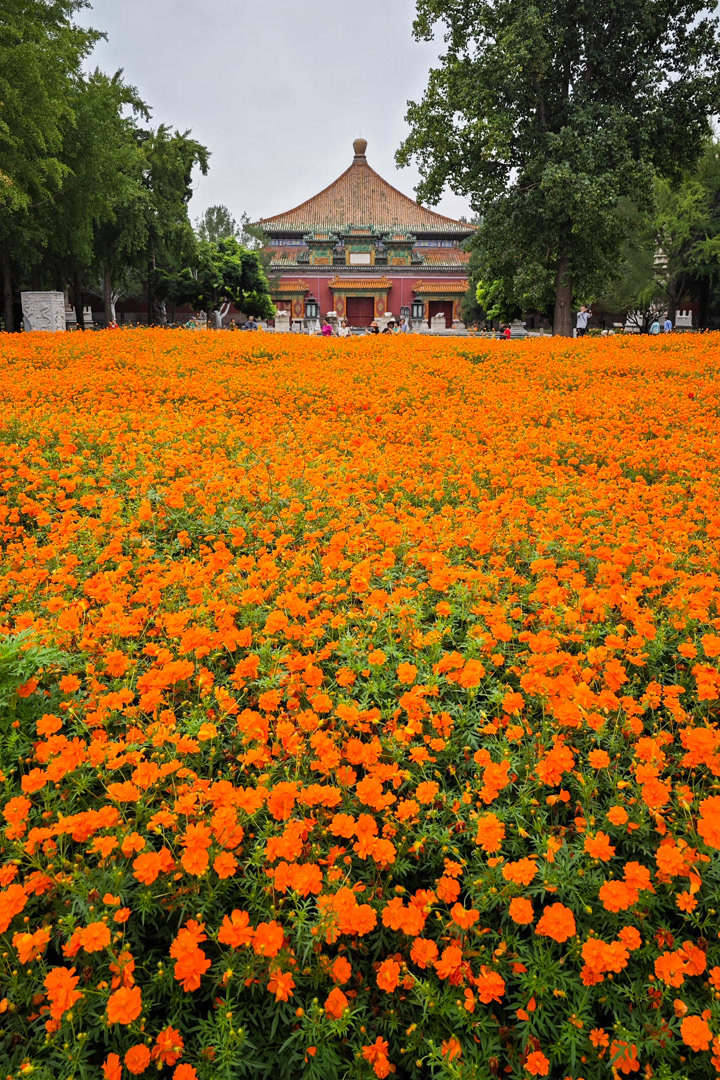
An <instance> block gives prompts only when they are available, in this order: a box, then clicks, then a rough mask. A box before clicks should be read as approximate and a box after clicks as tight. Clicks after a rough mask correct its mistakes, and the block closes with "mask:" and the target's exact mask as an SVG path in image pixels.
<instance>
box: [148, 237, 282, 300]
mask: <svg viewBox="0 0 720 1080" xmlns="http://www.w3.org/2000/svg"><path fill="white" fill-rule="evenodd" d="M169 291H170V292H171V293H174V296H175V298H176V299H177V300H180V301H185V302H187V303H190V304H192V305H193V307H196V308H199V309H200V310H202V311H205V312H207V313H208V315H209V314H210V312H212V311H217V310H219V309H220V308H221V307H222V305H223V304H225V303H233V304H235V305H236V306H237V307H239V308H240V309H241V310H242V311H244V312H245V314H246V315H255V316H257V317H259V318H268V317H270V316H272V315H274V313H275V307H274V305H273V303H272V300H271V299H270V287H269V284H268V279H267V275H266V273H265V270H264V267H263V265H262V262H261V260H260V257H259V255H258V253H257V252H255V251H248V249H247V248H244V247H242V245H241V244H239V243H238V241H237V240H236V239H235V237H234V236H230V237H226V238H225V239H222V240H218V241H217V242H213V241H211V240H201V241H200V242H199V243H198V246H197V253H196V258H195V260H194V262H193V264H192V266H191V267H189V268H187V269H184V270H183V271H181V272H180V273H179V274H178V275H177V276H176V278H175V280H174V282H173V283H171V284H170V286H169Z"/></svg>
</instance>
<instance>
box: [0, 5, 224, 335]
mask: <svg viewBox="0 0 720 1080" xmlns="http://www.w3.org/2000/svg"><path fill="white" fill-rule="evenodd" d="M84 6H86V4H85V3H84V0H52V2H42V0H29V2H24V0H23V2H20V0H8V2H7V3H4V4H3V5H2V10H1V11H0V250H1V251H2V258H3V262H4V269H5V274H6V281H7V279H8V278H9V277H10V275H11V273H14V274H15V276H16V279H17V282H16V283H17V284H21V283H22V282H23V281H26V280H30V279H31V280H32V281H33V287H45V288H62V287H63V286H64V285H65V284H66V283H68V282H71V283H72V285H73V291H74V292H75V294H76V295H75V302H76V305H78V304H79V302H80V299H81V296H82V290H83V288H84V287H88V286H89V287H90V290H91V291H95V292H99V293H100V294H103V295H104V296H105V301H106V313H108V314H112V303H113V298H117V297H118V296H119V295H121V294H122V293H123V292H127V291H128V290H129V289H130V288H132V287H135V288H137V282H138V279H144V278H146V277H147V276H148V273H149V271H151V270H152V271H155V272H158V271H160V272H164V273H166V274H171V273H177V272H178V271H179V270H180V269H181V268H182V266H183V265H185V264H186V263H187V262H188V261H189V260H190V259H191V258H192V257H193V253H194V249H195V236H194V233H193V230H192V226H191V224H190V220H189V217H188V212H187V204H188V202H189V199H190V196H191V194H192V175H193V170H194V169H195V168H196V167H197V168H199V169H200V170H201V172H203V173H205V172H207V168H208V157H209V154H208V151H207V149H206V147H204V146H203V145H202V144H201V143H199V142H197V140H195V139H193V138H192V137H191V135H190V133H189V132H187V131H185V132H179V131H174V132H173V131H171V129H169V128H168V127H166V126H162V125H161V126H160V127H159V128H158V129H157V130H148V129H143V128H141V127H139V126H138V125H139V122H140V121H143V120H146V119H147V118H148V116H149V112H148V109H147V107H146V105H145V104H144V102H143V101H141V100H140V98H139V97H138V95H137V91H136V90H135V89H134V88H133V87H131V86H128V85H127V84H126V83H125V82H124V81H123V78H122V73H121V72H117V73H116V74H115V75H114V76H108V75H105V74H103V73H102V72H100V71H94V72H92V73H90V74H86V73H84V72H83V70H82V63H83V61H84V59H85V58H86V56H87V55H88V53H89V52H90V50H91V48H92V46H93V44H94V43H95V42H96V41H97V40H98V38H99V37H100V36H101V35H100V34H99V33H98V32H97V31H95V30H85V29H82V28H80V27H78V26H76V25H75V23H74V22H73V16H74V15H75V14H76V12H77V11H78V10H79V9H80V8H82V7H84ZM98 282H102V284H100V285H99V286H98ZM5 300H6V324H7V328H12V325H11V324H12V318H11V310H12V291H8V289H7V287H6V298H5ZM149 300H150V302H151V307H152V305H153V301H154V297H153V295H152V289H151V290H150V295H149ZM8 305H10V310H8ZM154 314H155V315H156V316H157V317H158V318H159V320H160V321H162V319H163V317H164V313H163V311H162V310H161V309H160V308H158V307H157V306H156V307H155V310H154Z"/></svg>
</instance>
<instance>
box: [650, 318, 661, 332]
mask: <svg viewBox="0 0 720 1080" xmlns="http://www.w3.org/2000/svg"><path fill="white" fill-rule="evenodd" d="M648 333H650V334H659V333H660V323H659V322H658V320H657V319H655V320H654V321H653V324H652V326H651V327H650V330H649V331H648Z"/></svg>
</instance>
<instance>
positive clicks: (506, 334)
mask: <svg viewBox="0 0 720 1080" xmlns="http://www.w3.org/2000/svg"><path fill="white" fill-rule="evenodd" d="M502 336H503V337H504V338H505V340H506V341H509V340H510V338H511V337H512V333H511V330H510V327H509V326H508V325H505V326H504V327H502Z"/></svg>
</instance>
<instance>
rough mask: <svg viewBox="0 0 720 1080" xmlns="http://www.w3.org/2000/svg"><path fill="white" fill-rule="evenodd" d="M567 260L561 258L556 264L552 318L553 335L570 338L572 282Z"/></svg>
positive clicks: (564, 257)
mask: <svg viewBox="0 0 720 1080" xmlns="http://www.w3.org/2000/svg"><path fill="white" fill-rule="evenodd" d="M568 262H569V260H568V258H567V257H566V256H564V255H563V256H561V257H560V258H559V259H558V264H557V276H556V278H555V314H554V317H553V335H554V336H555V337H572V296H573V286H572V280H571V278H570V277H569V275H568Z"/></svg>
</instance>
